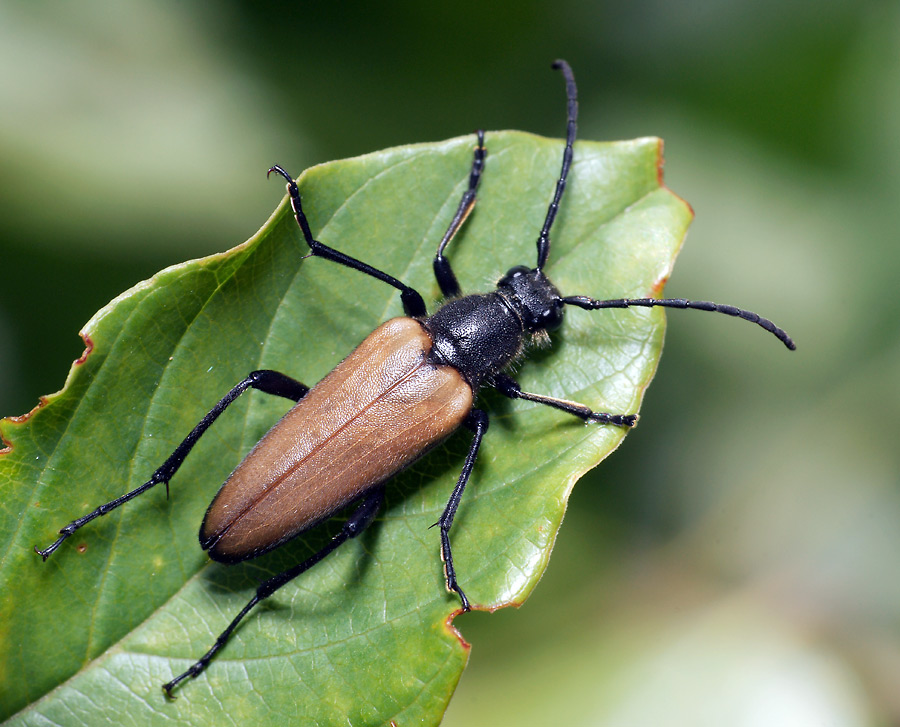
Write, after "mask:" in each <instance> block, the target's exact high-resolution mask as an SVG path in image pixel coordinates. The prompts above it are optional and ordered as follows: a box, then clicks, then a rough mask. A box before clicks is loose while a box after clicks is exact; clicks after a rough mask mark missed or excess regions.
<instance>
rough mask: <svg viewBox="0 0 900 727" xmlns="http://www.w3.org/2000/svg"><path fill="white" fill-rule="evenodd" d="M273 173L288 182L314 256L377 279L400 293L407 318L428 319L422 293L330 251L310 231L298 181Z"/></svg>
mask: <svg viewBox="0 0 900 727" xmlns="http://www.w3.org/2000/svg"><path fill="white" fill-rule="evenodd" d="M272 172H276V173H277V174H280V175H281V176H282V177H284V178H285V179H286V180H287V192H288V196H289V197H290V199H291V209H293V210H294V218H295V219H296V220H297V224H298V225H300V230H301V232H303V239H304V240H306V244H307V245H309V249H310V254H311V255H315V256H316V257H323V258H326V259H327V260H331V261H332V262H336V263H339V264H340V265H344V266H346V267H348V268H351V269H352V270H358V271H359V272H361V273H365V274H366V275H371V276H372V277H373V278H377V279H378V280H381V281H382V282H384V283H387V284H388V285H392V286H393V287H395V288H396V289H397V290H399V291H400V300H401V301H402V302H403V310H404V311H405V312H406V315H408V316H410V317H411V318H424V317H425V316H426V315H428V311H427V310H426V308H425V301H424V300H422V296H421V295H419V293H418V291H416V290H414V289H413V288H410V287H409V286H408V285H406V283H403V282H401V281H400V280H397V278H395V277H394V276H393V275H388V274H387V273H386V272H384V271H382V270H379V269H378V268H373V267H372V266H371V265H367V264H366V263H364V262H362V261H361V260H357V259H356V258H355V257H350V256H349V255H345V254H344V253H342V252H340V251H339V250H335V249H334V248H333V247H328V245H325V244H323V243H321V242H319V241H318V240H316V239H315V238H314V237H313V234H312V230H311V229H310V227H309V221H308V220H307V219H306V214H305V213H304V212H303V204H302V202H301V200H300V190H299V188H298V187H297V182H296V180H294V179H293V177H291V175H290V174H288V173H287V172H286V171H285V170H284V169H283V168H282V167H280V166H278V165H277V164H276V165H275V166H273V167H270V168H269V174H271V173H272Z"/></svg>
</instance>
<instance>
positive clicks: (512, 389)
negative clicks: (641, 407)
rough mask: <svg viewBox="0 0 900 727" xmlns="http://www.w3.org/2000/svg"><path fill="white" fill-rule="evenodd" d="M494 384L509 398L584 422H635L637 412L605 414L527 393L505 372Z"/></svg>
mask: <svg viewBox="0 0 900 727" xmlns="http://www.w3.org/2000/svg"><path fill="white" fill-rule="evenodd" d="M494 386H495V387H497V390H498V391H499V392H500V393H501V394H503V395H504V396H508V397H509V398H510V399H525V400H526V401H534V402H536V403H538V404H546V405H547V406H552V407H553V408H555V409H561V410H562V411H564V412H568V413H569V414H574V415H575V416H577V417H581V418H582V419H584V421H586V422H594V423H596V424H615V425H616V426H618V427H633V426H634V425H635V424H637V420H638V416H637V414H606V413H603V412H595V411H591V410H590V409H589V408H588V407H586V406H585V405H584V404H578V403H576V402H574V401H566V400H565V399H554V398H553V397H552V396H541V395H540V394H529V393H528V392H527V391H522V389H521V388H520V387H519V384H518V382H517V381H516V380H515V379H513V378H512V377H510V376H507V375H506V374H497V375H496V376H494Z"/></svg>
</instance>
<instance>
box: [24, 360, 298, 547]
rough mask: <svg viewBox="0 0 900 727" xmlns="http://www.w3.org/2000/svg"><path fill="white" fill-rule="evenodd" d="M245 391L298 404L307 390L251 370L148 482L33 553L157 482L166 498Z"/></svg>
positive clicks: (70, 526) (276, 375) (292, 381)
mask: <svg viewBox="0 0 900 727" xmlns="http://www.w3.org/2000/svg"><path fill="white" fill-rule="evenodd" d="M247 389H257V390H258V391H262V392H265V393H266V394H273V395H275V396H283V397H285V398H286V399H291V400H292V401H300V399H302V398H303V397H304V396H306V392H307V391H309V387H308V386H305V385H304V384H301V383H300V382H299V381H297V380H296V379H292V378H291V377H290V376H287V375H286V374H282V373H280V372H278V371H271V370H268V369H264V370H260V371H254V372H253V373H251V374H250V375H249V376H248V377H247V378H246V379H244V380H243V381H241V382H240V383H239V384H238V385H237V386H235V387H234V388H233V389H232V390H231V391H229V392H228V393H227V394H225V396H223V397H222V399H221V400H220V401H219V403H218V404H216V405H215V406H214V407H213V408H212V409H210V411H209V413H208V414H207V415H206V416H205V417H203V419H201V420H200V423H199V424H197V426H195V427H194V428H193V430H191V433H190V434H188V435H187V436H186V437H185V438H184V440H183V441H182V442H181V444H179V445H178V446H177V447H176V448H175V451H174V452H172V454H171V455H169V458H168V459H167V460H166V461H165V462H163V463H162V465H161V466H160V467H159V468H158V469H157V470H156V472H154V473H153V474H152V475H151V476H150V479H149V480H147V481H146V482H145V483H144V484H143V485H141V486H140V487H138V488H136V489H134V490H132V491H131V492H128V493H126V494H124V495H122V497H118V498H116V499H115V500H112V501H110V502H107V503H105V504H103V505H101V506H100V507H98V508H97V509H96V510H94V511H93V512H89V513H88V514H87V515H85V516H84V517H80V518H78V519H77V520H73V521H72V522H70V523H69V524H68V525H66V526H65V527H64V528H63V529H62V530H60V531H59V533H60V535H59V538H57V539H56V542H54V543H53V544H52V545H50V546H49V547H48V548H45V549H44V550H40V549H39V548H38V547H37V546H35V549H34V550H35V552H36V553H37V554H38V555H40V556H41V557H42V558H43V559H44V560H47V558H48V557H49V556H50V554H51V553H52V552H53V551H54V550H56V549H57V548H58V547H59V546H60V545H62V544H63V541H64V540H65V539H66V538H68V537H69V536H70V535H72V533H74V532H75V531H76V530H78V529H79V528H82V527H84V526H85V525H87V524H88V523H89V522H90V521H91V520H94V519H95V518H98V517H100V516H101V515H106V513H108V512H110V511H111V510H115V509H116V508H117V507H119V505H124V504H125V503H126V502H128V501H129V500H131V499H133V498H135V497H137V496H138V495H140V494H141V493H143V492H146V491H147V490H149V489H150V488H151V487H154V486H155V485H158V484H160V483H161V482H165V483H166V496H167V497H168V494H169V480H170V479H172V476H173V475H174V474H175V473H176V472H177V471H178V468H179V467H181V464H182V462H184V459H185V457H187V456H188V453H189V452H190V451H191V449H192V448H193V447H194V445H195V444H196V443H197V440H198V439H200V437H201V436H202V435H203V433H204V432H205V431H206V430H207V429H209V427H210V425H211V424H212V423H213V422H214V421H215V420H216V419H218V418H219V414H221V413H222V412H223V411H225V409H227V408H228V405H229V404H231V403H232V402H233V401H234V400H235V399H237V398H238V397H239V396H240V395H241V394H243V393H244V392H245V391H246V390H247Z"/></svg>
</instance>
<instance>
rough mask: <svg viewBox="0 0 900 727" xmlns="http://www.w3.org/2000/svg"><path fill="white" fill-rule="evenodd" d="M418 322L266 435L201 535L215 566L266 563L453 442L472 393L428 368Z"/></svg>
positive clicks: (456, 377)
mask: <svg viewBox="0 0 900 727" xmlns="http://www.w3.org/2000/svg"><path fill="white" fill-rule="evenodd" d="M431 347H432V340H431V336H429V334H428V333H427V332H426V331H425V329H424V328H423V327H422V324H421V323H419V322H418V321H416V320H413V319H412V318H394V319H392V320H390V321H388V322H387V323H384V324H383V325H381V326H379V327H378V328H376V329H375V330H374V331H373V332H372V333H371V334H370V335H369V336H368V338H366V339H365V340H364V341H363V342H362V343H361V344H360V345H359V346H358V347H357V348H356V349H355V350H354V351H353V352H352V353H351V354H350V355H349V356H348V357H347V358H345V359H344V360H343V361H342V362H341V363H340V364H338V366H337V367H336V368H335V369H334V370H333V371H332V372H331V373H329V374H328V375H327V376H326V377H325V378H324V379H322V381H320V382H319V383H318V384H317V385H316V386H314V387H313V388H312V389H311V390H310V392H309V393H308V394H307V395H306V396H305V397H303V398H302V399H301V400H300V401H299V403H298V404H297V405H296V406H294V407H293V408H292V409H291V410H290V411H289V412H288V413H287V414H285V416H284V417H283V418H282V419H281V420H280V421H279V422H278V423H277V424H276V425H275V426H274V427H272V429H270V430H269V432H268V434H266V435H265V437H263V438H262V439H261V440H260V441H259V443H258V444H257V445H256V446H255V447H254V448H253V450H252V451H251V452H250V454H248V455H247V458H246V459H245V460H244V461H243V462H241V464H239V465H238V467H237V469H235V471H234V472H233V473H232V474H231V476H230V477H229V478H228V479H227V480H226V482H225V484H224V485H222V487H221V488H220V489H219V492H218V494H217V495H216V497H215V499H214V500H213V501H212V504H211V505H210V506H209V509H208V510H207V512H206V517H205V518H204V520H203V525H202V527H201V529H200V542H201V543H202V545H203V547H204V548H205V549H208V550H209V554H210V556H211V557H212V558H214V559H215V560H219V561H223V562H228V563H233V562H237V561H241V560H245V559H247V558H251V557H254V556H256V555H259V554H261V553H264V552H266V551H268V550H271V549H272V548H275V547H277V546H278V545H280V544H281V543H283V542H285V541H286V540H289V539H290V538H292V537H294V536H295V535H297V533H300V532H302V531H303V530H306V529H308V528H309V527H311V526H313V525H315V524H316V523H317V522H319V521H321V520H322V519H323V518H326V517H328V516H329V515H331V514H332V513H334V512H335V511H336V510H338V509H339V508H341V507H343V506H344V505H347V504H349V503H350V502H352V501H354V500H356V499H358V498H359V496H360V495H361V494H362V493H363V492H365V491H366V490H369V489H371V488H373V487H374V486H376V485H378V484H380V483H382V482H384V481H385V480H387V479H389V478H390V477H391V476H392V475H394V474H396V473H397V472H399V471H400V470H402V469H403V468H405V467H407V466H408V465H409V464H410V463H411V462H412V461H413V460H415V459H417V458H418V457H421V456H422V454H424V453H425V452H427V451H428V450H429V449H431V448H432V447H433V446H434V445H435V444H437V443H439V442H440V441H441V440H443V439H444V438H446V437H447V436H449V435H450V434H452V433H453V432H454V431H456V429H457V428H458V427H459V426H460V425H461V424H462V422H463V420H464V419H465V418H466V415H467V414H468V413H469V411H470V410H471V409H472V400H473V394H472V389H471V387H470V386H469V384H468V383H466V381H465V379H463V377H462V375H461V374H460V373H459V371H457V370H456V369H454V368H453V367H451V366H444V365H439V364H434V363H429V362H428V360H427V359H428V354H429V352H430V351H431Z"/></svg>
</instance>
